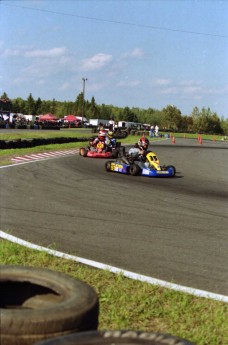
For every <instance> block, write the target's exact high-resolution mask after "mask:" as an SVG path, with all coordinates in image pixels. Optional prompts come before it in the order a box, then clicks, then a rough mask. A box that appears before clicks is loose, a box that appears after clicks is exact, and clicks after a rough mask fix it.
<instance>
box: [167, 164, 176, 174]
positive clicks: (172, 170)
mask: <svg viewBox="0 0 228 345" xmlns="http://www.w3.org/2000/svg"><path fill="white" fill-rule="evenodd" d="M167 170H169V171H171V172H172V175H171V176H175V175H176V168H175V167H174V166H173V165H168V166H167Z"/></svg>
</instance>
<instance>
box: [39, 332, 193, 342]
mask: <svg viewBox="0 0 228 345" xmlns="http://www.w3.org/2000/svg"><path fill="white" fill-rule="evenodd" d="M112 344H125V345H131V344H137V345H169V344H170V345H174V344H176V345H193V344H192V343H190V342H189V341H187V340H184V339H181V338H177V337H175V336H172V335H169V334H163V333H148V332H140V331H127V330H126V331H119V330H116V331H100V332H98V331H96V332H82V333H77V334H70V335H67V336H64V337H60V338H56V339H50V340H47V341H44V342H42V343H39V344H36V345H112Z"/></svg>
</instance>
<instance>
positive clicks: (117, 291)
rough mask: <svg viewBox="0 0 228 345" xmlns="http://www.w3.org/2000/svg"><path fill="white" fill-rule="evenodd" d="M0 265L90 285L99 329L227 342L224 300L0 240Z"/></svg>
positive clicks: (199, 341) (201, 343) (200, 343)
mask: <svg viewBox="0 0 228 345" xmlns="http://www.w3.org/2000/svg"><path fill="white" fill-rule="evenodd" d="M0 264H3V265H12V264H14V265H23V266H33V267H41V268H48V269H51V270H54V271H59V272H63V273H65V274H67V275H69V276H72V277H75V278H78V279H80V280H82V281H84V282H86V283H87V284H89V285H90V286H92V287H93V288H94V289H95V291H96V292H97V294H98V298H99V303H100V314H99V329H100V330H107V329H109V330H120V329H128V330H140V331H147V332H161V333H168V334H172V335H174V336H177V337H180V338H184V339H187V340H189V341H191V342H193V343H196V344H198V345H206V344H210V345H225V344H228V338H227V335H228V323H227V322H226V321H227V316H228V313H227V312H228V310H227V304H225V303H222V302H218V301H213V300H208V299H205V298H199V297H195V296H192V295H188V294H184V293H180V292H176V291H173V290H169V289H165V288H161V287H158V286H153V285H150V284H148V283H143V282H139V281H135V280H131V279H129V278H126V277H124V276H123V275H121V274H118V275H116V274H113V273H110V272H108V271H102V270H98V269H95V268H90V267H88V266H85V265H82V264H80V263H77V262H74V261H70V260H65V259H61V258H57V257H54V256H52V255H50V254H47V253H45V252H42V251H41V252H40V251H35V250H31V249H28V248H25V247H22V246H19V245H18V244H14V243H11V242H8V241H5V240H0Z"/></svg>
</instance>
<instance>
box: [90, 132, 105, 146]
mask: <svg viewBox="0 0 228 345" xmlns="http://www.w3.org/2000/svg"><path fill="white" fill-rule="evenodd" d="M105 139H106V132H105V131H104V130H100V131H99V132H98V136H97V138H95V139H94V140H93V141H90V146H91V147H94V148H96V146H97V144H98V143H99V142H100V141H101V142H102V143H104V144H105Z"/></svg>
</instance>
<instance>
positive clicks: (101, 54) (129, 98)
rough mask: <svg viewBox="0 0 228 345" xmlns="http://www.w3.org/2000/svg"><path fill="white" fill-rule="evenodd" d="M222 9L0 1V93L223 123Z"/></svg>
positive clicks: (215, 5) (226, 26) (226, 27)
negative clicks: (81, 100)
mask: <svg viewBox="0 0 228 345" xmlns="http://www.w3.org/2000/svg"><path fill="white" fill-rule="evenodd" d="M227 18H228V1H219V0H207V1H206V0H204V1H203V0H201V1H200V0H199V1H197V0H179V1H176V0H169V1H166V0H160V1H156V0H147V1H144V0H134V1H130V0H129V1H128V0H120V1H111V0H103V1H97V0H82V1H80V0H71V1H68V0H64V1H62V0H57V1H54V0H52V1H50V0H28V1H24V0H21V1H14V0H0V21H1V31H0V95H1V94H2V93H3V92H6V93H7V94H8V96H9V97H10V98H16V97H22V98H23V99H27V97H28V95H29V94H30V93H31V94H32V96H33V98H34V99H37V98H38V97H40V98H41V99H42V100H52V99H53V98H55V99H56V100H59V101H64V100H66V101H74V100H75V99H76V97H77V95H78V94H79V93H80V92H82V89H83V82H82V78H87V79H88V80H87V81H86V83H85V99H88V100H91V97H92V96H94V97H95V100H96V103H97V104H102V103H103V104H112V105H114V106H119V107H125V106H128V107H130V108H131V107H139V108H144V109H147V108H149V107H151V108H155V109H159V110H161V109H162V108H164V107H166V106H167V105H168V104H172V105H174V106H176V107H177V108H179V109H180V110H181V112H182V114H183V115H190V113H191V112H192V109H193V108H194V107H195V106H197V107H199V109H202V107H206V108H207V107H210V109H211V110H212V111H214V112H216V113H217V114H218V116H219V117H224V118H228V20H227Z"/></svg>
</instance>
